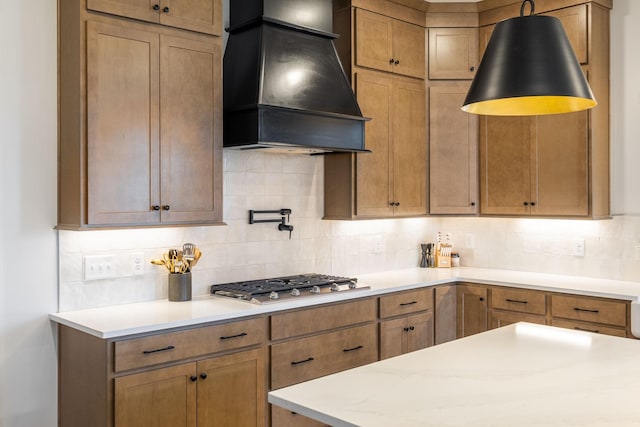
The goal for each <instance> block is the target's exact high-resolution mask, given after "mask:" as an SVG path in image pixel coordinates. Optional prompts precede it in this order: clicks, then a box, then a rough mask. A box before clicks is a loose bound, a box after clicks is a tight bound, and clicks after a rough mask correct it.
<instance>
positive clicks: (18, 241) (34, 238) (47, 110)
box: [0, 0, 58, 427]
mask: <svg viewBox="0 0 640 427" xmlns="http://www.w3.org/2000/svg"><path fill="white" fill-rule="evenodd" d="M0 43H1V47H0V52H2V60H1V61H0V88H1V90H0V130H1V132H2V134H1V136H0V138H1V141H2V156H1V157H0V159H1V160H0V162H1V164H2V167H1V169H0V184H1V185H0V212H2V216H1V217H0V219H1V221H0V236H1V237H2V241H1V242H2V243H1V244H0V268H1V269H0V425H1V426H3V427H31V426H54V425H55V424H56V405H57V403H56V399H57V396H56V387H57V386H56V356H55V349H54V335H53V333H52V328H51V325H50V323H49V320H48V317H47V316H48V313H49V312H51V311H55V310H56V307H57V295H56V287H57V275H58V274H57V251H56V233H55V231H54V230H53V227H54V225H55V221H56V158H57V153H56V132H57V130H56V129H57V128H56V74H57V73H56V2H55V1H53V0H29V1H21V0H2V1H0Z"/></svg>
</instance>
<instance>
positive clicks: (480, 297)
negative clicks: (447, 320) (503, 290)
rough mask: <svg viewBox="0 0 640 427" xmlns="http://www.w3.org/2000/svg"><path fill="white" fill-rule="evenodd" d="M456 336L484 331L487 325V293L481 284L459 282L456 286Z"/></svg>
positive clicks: (461, 336)
mask: <svg viewBox="0 0 640 427" xmlns="http://www.w3.org/2000/svg"><path fill="white" fill-rule="evenodd" d="M456 293H457V301H458V302H457V325H456V328H457V337H458V338H464V337H468V336H469V335H474V334H478V333H480V332H485V331H486V330H487V329H488V327H487V293H488V289H487V287H486V286H483V285H472V284H467V283H465V284H459V285H458V286H457V290H456Z"/></svg>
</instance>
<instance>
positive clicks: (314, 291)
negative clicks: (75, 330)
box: [311, 285, 320, 294]
mask: <svg viewBox="0 0 640 427" xmlns="http://www.w3.org/2000/svg"><path fill="white" fill-rule="evenodd" d="M311 293H312V294H319V293H320V286H318V285H313V287H312V288H311Z"/></svg>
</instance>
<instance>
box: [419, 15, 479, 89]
mask: <svg viewBox="0 0 640 427" xmlns="http://www.w3.org/2000/svg"><path fill="white" fill-rule="evenodd" d="M477 67H478V29H477V28H429V79H431V80H436V79H461V80H465V79H468V80H471V79H473V76H474V75H475V72H476V69H477Z"/></svg>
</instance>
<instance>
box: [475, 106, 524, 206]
mask: <svg viewBox="0 0 640 427" xmlns="http://www.w3.org/2000/svg"><path fill="white" fill-rule="evenodd" d="M531 139H532V137H531V119H530V118H529V117H501V116H486V117H482V118H481V119H480V191H481V193H480V203H481V206H480V213H483V214H510V215H518V214H519V215H528V214H529V213H530V203H531V165H530V158H531V156H530V149H529V144H530V141H531Z"/></svg>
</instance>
